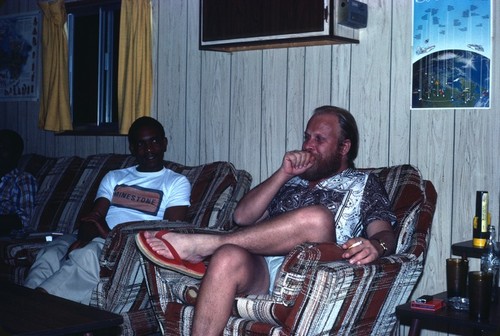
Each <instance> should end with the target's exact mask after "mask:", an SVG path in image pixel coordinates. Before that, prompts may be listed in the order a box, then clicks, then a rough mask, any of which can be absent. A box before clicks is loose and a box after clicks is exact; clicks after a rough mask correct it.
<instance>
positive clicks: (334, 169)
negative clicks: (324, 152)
mask: <svg viewBox="0 0 500 336" xmlns="http://www.w3.org/2000/svg"><path fill="white" fill-rule="evenodd" d="M341 161H342V155H341V154H340V152H339V151H335V153H332V155H330V156H328V157H325V158H321V159H320V158H318V157H316V162H315V163H314V165H313V166H312V167H311V168H309V169H308V170H306V171H305V172H303V173H302V174H300V175H299V176H300V177H301V178H303V179H304V180H307V181H319V180H323V179H326V178H328V177H330V176H333V175H335V174H337V173H338V171H339V169H340V166H341Z"/></svg>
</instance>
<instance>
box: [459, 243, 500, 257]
mask: <svg viewBox="0 0 500 336" xmlns="http://www.w3.org/2000/svg"><path fill="white" fill-rule="evenodd" d="M497 246H498V242H497ZM451 253H453V254H454V255H457V256H461V257H470V258H481V255H482V254H483V253H484V249H483V248H481V247H474V246H473V245H472V240H467V241H463V242H460V243H455V244H452V245H451Z"/></svg>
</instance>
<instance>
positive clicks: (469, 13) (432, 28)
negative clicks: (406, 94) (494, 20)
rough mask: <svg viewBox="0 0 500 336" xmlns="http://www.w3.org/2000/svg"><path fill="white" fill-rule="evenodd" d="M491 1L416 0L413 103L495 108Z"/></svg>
mask: <svg viewBox="0 0 500 336" xmlns="http://www.w3.org/2000/svg"><path fill="white" fill-rule="evenodd" d="M491 6H492V4H491V0H483V1H477V0H461V1H456V0H433V1H428V0H414V1H413V31H412V33H413V45H412V106H411V107H412V108H414V109H418V108H422V109H440V108H441V109H442V108H452V109H457V108H460V109H467V108H471V109H485V108H490V96H489V94H490V92H491V88H490V85H491V83H490V78H491V67H492V64H491V63H492V50H491V45H492V42H491V41H492V36H491V12H492V10H491Z"/></svg>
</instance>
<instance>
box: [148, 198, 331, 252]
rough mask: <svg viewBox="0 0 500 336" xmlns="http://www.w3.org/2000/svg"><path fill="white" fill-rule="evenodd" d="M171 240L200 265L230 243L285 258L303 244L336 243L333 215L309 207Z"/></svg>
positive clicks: (158, 246) (161, 248) (156, 245)
mask: <svg viewBox="0 0 500 336" xmlns="http://www.w3.org/2000/svg"><path fill="white" fill-rule="evenodd" d="M154 234H155V232H147V233H146V237H147V242H148V244H150V246H151V247H152V248H153V249H154V250H155V251H157V252H158V254H160V255H163V256H164V257H166V258H172V257H173V256H172V254H171V253H170V251H169V250H168V249H167V248H166V246H165V244H164V243H163V242H162V241H161V240H159V239H157V238H155V237H154ZM162 238H163V239H166V240H168V241H169V242H170V243H171V244H172V245H173V246H174V247H175V249H176V250H177V253H178V254H179V256H180V257H181V258H182V259H183V260H186V261H190V262H199V261H201V260H203V259H204V258H205V257H207V256H210V255H212V254H213V253H214V252H215V250H216V249H218V248H219V247H221V246H223V245H227V244H231V245H236V246H240V247H242V248H244V249H245V250H247V251H248V252H250V253H252V254H259V255H285V254H287V253H288V252H289V251H291V250H292V248H294V247H295V246H297V245H298V244H301V243H304V242H330V241H335V227H334V224H333V215H332V213H331V212H330V211H329V210H328V209H327V208H325V207H323V206H309V207H305V208H300V209H297V210H294V211H289V212H287V213H284V214H282V215H280V216H276V217H274V218H271V219H268V220H264V221H262V222H260V223H257V224H255V225H251V226H247V227H244V228H242V229H240V230H237V231H235V232H232V233H228V234H221V235H213V234H181V233H175V232H171V233H168V234H166V235H164V236H163V237H162Z"/></svg>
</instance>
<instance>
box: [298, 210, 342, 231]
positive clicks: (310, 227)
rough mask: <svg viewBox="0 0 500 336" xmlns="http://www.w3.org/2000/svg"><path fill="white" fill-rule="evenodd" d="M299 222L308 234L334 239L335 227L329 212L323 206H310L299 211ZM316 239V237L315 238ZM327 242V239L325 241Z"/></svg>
mask: <svg viewBox="0 0 500 336" xmlns="http://www.w3.org/2000/svg"><path fill="white" fill-rule="evenodd" d="M299 214H300V217H301V219H300V221H299V222H302V223H303V224H304V226H305V229H306V230H307V232H308V233H310V234H313V235H316V234H317V235H318V237H320V238H322V240H323V239H324V238H325V237H330V236H331V237H334V233H335V226H334V218H333V214H332V213H331V211H330V210H329V209H328V208H327V207H325V206H323V205H312V206H308V207H304V208H301V209H299ZM315 238H316V237H315ZM326 240H329V239H326Z"/></svg>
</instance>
